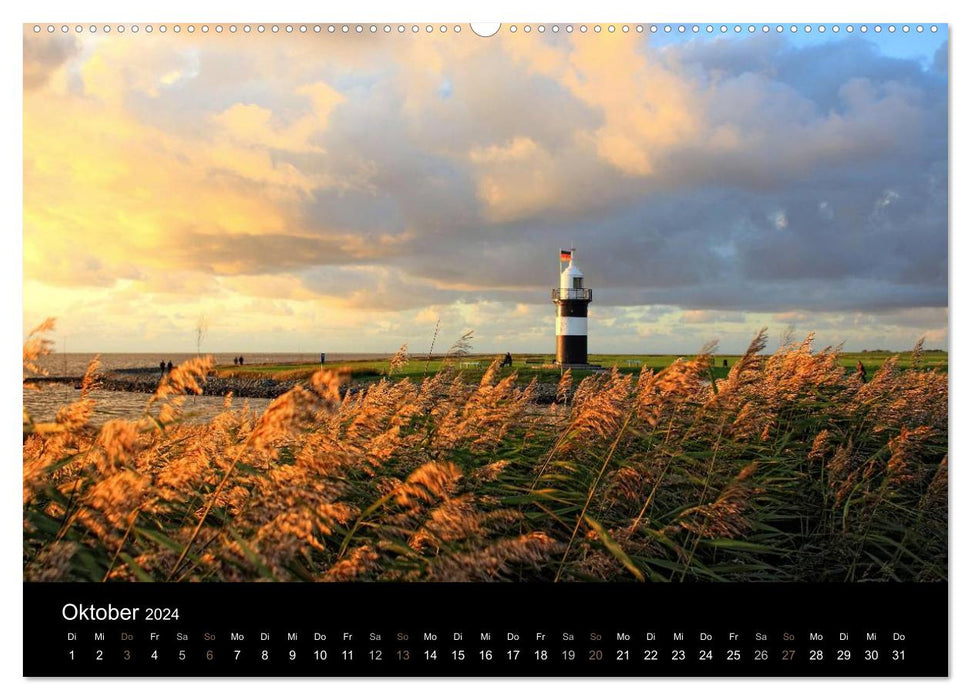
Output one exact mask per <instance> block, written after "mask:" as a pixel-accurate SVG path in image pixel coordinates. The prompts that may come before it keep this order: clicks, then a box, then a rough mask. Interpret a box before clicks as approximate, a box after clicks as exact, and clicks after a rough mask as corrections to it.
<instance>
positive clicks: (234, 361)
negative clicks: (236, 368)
mask: <svg viewBox="0 0 971 700" xmlns="http://www.w3.org/2000/svg"><path fill="white" fill-rule="evenodd" d="M233 364H234V365H238V364H239V358H238V357H234V358H233Z"/></svg>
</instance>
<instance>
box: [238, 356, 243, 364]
mask: <svg viewBox="0 0 971 700" xmlns="http://www.w3.org/2000/svg"><path fill="white" fill-rule="evenodd" d="M239 366H240V367H242V366H243V356H242V355H240V356H239Z"/></svg>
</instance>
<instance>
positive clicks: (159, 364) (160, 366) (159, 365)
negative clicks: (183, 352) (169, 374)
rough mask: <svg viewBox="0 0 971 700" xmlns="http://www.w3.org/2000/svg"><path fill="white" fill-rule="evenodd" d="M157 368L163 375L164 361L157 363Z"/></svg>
mask: <svg viewBox="0 0 971 700" xmlns="http://www.w3.org/2000/svg"><path fill="white" fill-rule="evenodd" d="M158 368H159V371H160V372H161V373H162V374H165V360H162V361H161V362H159V363H158Z"/></svg>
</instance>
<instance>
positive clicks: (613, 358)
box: [216, 350, 947, 383]
mask: <svg viewBox="0 0 971 700" xmlns="http://www.w3.org/2000/svg"><path fill="white" fill-rule="evenodd" d="M496 357H501V355H494V354H481V355H469V356H466V357H463V358H460V359H458V360H455V361H454V364H455V366H457V367H458V368H459V369H460V371H461V373H462V374H463V376H465V377H467V378H468V380H469V381H472V382H474V381H478V380H479V379H481V378H482V374H483V372H484V371H485V369H486V368H487V367H488V366H489V363H490V362H491V361H492V360H493V359H495V358H496ZM679 357H684V358H691V357H693V355H692V354H690V353H685V354H684V355H634V354H630V355H601V354H594V355H590V358H589V360H590V363H591V364H596V365H602V366H603V367H608V368H610V367H617V368H618V369H619V370H620V371H621V372H622V373H625V374H632V373H636V372H640V371H641V368H642V367H648V368H650V369H653V370H655V371H658V370H662V369H664V368H665V367H668V366H670V365H671V363H673V362H674V361H675V360H677V359H678V358H679ZM740 357H741V355H715V356H714V360H713V361H714V366H713V368H712V372H713V374H714V375H715V378H717V379H722V378H724V377H726V376H727V375H728V371H729V370H730V369H731V367H732V366H733V365H734V364H735V363H736V362H737V361H738V360H739V358H740ZM891 357H896V358H897V361H898V363H899V365H898V366H899V367H900V368H901V369H906V368H909V367H910V364H911V354H910V352H899V353H893V352H883V351H873V352H850V353H845V354H843V355H842V356H840V364H841V365H842V366H843V367H845V368H846V369H847V371H855V370H856V363H857V361H860V362H862V363H863V366H864V368H865V369H866V372H867V375H868V376H870V377H872V376H873V374H874V373H875V372H876V371H877V370H878V369H879V368H880V367H881V366H882V365H883V363H884V362H886V361H887V360H888V359H889V358H891ZM540 358H542V359H543V360H545V362H546V363H549V364H552V363H553V362H554V359H555V357H554V355H552V354H547V355H543V354H537V353H517V354H514V355H513V366H512V369H510V368H508V367H506V368H503V370H502V372H501V376H508V375H509V374H510V373H511V372H512V371H515V372H516V373H517V374H518V381H519V382H520V383H529V382H530V381H532V380H533V378H536V379H537V381H539V382H545V383H555V382H557V381H558V380H559V378H560V370H559V369H556V368H551V367H544V366H543V365H542V364H533V363H529V364H527V363H526V360H527V359H529V360H536V359H540ZM725 361H727V363H728V365H727V367H726V366H725V365H724V362H725ZM473 362H478V363H479V366H478V367H463V366H462V365H463V363H473ZM923 364H924V366H925V367H926V368H928V369H940V370H943V371H945V372H946V371H947V353H946V352H944V351H941V350H933V351H928V352H925V353H924V356H923ZM442 365H443V361H442V359H440V358H437V359H433V360H431V361H430V362H427V363H426V361H425V359H424V358H418V357H414V358H412V360H411V361H410V362H409V363H408V364H407V365H406V366H405V367H403V368H402V369H400V370H398V371H397V372H395V374H394V376H395V377H396V378H410V379H420V378H422V377H423V376H431V375H433V374H435V373H436V372H438V371H439V370H440V369H442ZM323 366H324V368H326V369H337V368H348V369H349V370H350V373H351V377H352V380H353V381H354V382H355V383H369V382H372V381H376V380H378V379H380V377H382V376H385V375H387V372H388V361H387V360H386V359H385V360H356V361H351V362H327V363H325V364H324V365H323ZM320 368H321V365H320V363H310V364H300V363H293V364H272V365H270V364H267V365H245V366H243V367H234V366H230V365H222V366H219V367H217V368H216V371H217V373H218V374H220V375H222V376H238V377H244V378H265V379H304V378H307V377H309V376H310V375H311V374H313V372H315V371H316V370H318V369H320ZM590 374H592V372H590V371H585V370H577V371H574V372H573V376H574V378H576V379H583V378H584V377H587V376H589V375H590Z"/></svg>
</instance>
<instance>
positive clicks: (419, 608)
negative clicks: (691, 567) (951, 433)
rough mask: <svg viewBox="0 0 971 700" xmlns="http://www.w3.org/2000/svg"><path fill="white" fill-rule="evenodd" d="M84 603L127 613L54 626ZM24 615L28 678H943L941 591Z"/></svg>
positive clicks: (383, 600) (506, 588)
mask: <svg viewBox="0 0 971 700" xmlns="http://www.w3.org/2000/svg"><path fill="white" fill-rule="evenodd" d="M65 606H67V608H65ZM90 606H93V608H95V609H97V608H101V609H102V610H110V608H114V609H115V610H116V611H118V610H120V609H122V608H129V609H130V608H138V611H137V612H136V613H135V616H136V619H135V620H130V621H121V620H115V621H80V620H77V619H75V620H66V619H64V614H65V610H66V611H67V614H68V616H74V615H76V614H77V611H78V610H80V609H82V608H85V609H88V610H89V611H90V610H91V607H90ZM109 606H110V607H109ZM24 610H25V615H24V675H26V676H320V677H353V676H498V677H504V676H639V677H652V676H653V677H672V676H686V677H691V676H809V677H811V676H821V677H829V676H946V675H947V674H948V636H947V635H948V626H947V611H948V600H947V584H944V583H940V584H938V583H935V584H911V583H900V584H846V585H838V584H680V585H643V584H588V583H583V584H523V585H519V584H434V583H419V584H382V583H366V584H361V583H354V584H299V583H296V584H271V583H219V584H138V583H136V584H77V583H49V584H48V583H25V584H24ZM564 610H569V611H570V613H569V615H564V614H563V611H564ZM149 611H150V612H149ZM176 611H177V612H176ZM148 615H151V616H152V617H153V618H155V619H152V620H151V621H149V620H146V619H145V617H146V616H148ZM176 616H177V619H176ZM159 618H160V619H159Z"/></svg>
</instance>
